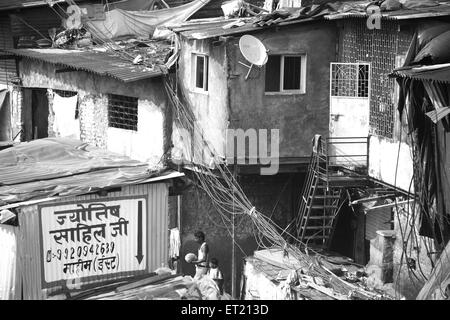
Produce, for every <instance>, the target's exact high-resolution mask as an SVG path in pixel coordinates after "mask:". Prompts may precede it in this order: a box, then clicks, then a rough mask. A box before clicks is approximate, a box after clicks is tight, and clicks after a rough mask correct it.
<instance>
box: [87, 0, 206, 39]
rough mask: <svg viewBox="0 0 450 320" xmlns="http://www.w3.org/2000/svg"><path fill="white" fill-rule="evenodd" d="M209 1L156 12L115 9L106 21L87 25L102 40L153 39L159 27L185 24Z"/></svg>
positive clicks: (107, 15)
mask: <svg viewBox="0 0 450 320" xmlns="http://www.w3.org/2000/svg"><path fill="white" fill-rule="evenodd" d="M209 1H210V0H194V1H192V2H190V3H187V4H185V5H181V6H178V7H175V8H168V9H161V10H154V11H126V10H121V9H114V10H111V11H109V12H107V13H106V20H105V21H90V22H87V25H88V26H89V27H90V28H91V29H92V31H93V32H94V33H95V35H96V36H97V37H99V38H101V39H117V38H121V37H143V38H151V37H152V35H153V32H154V31H155V30H156V28H157V27H158V26H163V25H166V24H176V23H181V22H184V21H186V20H187V19H188V18H189V17H190V16H192V15H193V14H194V13H195V12H197V11H198V10H199V9H201V8H202V7H203V6H205V5H206V4H207V3H208V2H209Z"/></svg>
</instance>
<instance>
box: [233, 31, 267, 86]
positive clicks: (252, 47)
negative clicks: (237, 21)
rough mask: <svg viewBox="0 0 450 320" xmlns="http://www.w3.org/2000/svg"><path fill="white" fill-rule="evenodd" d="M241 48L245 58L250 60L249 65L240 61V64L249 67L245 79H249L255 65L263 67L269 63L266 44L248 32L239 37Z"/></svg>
mask: <svg viewBox="0 0 450 320" xmlns="http://www.w3.org/2000/svg"><path fill="white" fill-rule="evenodd" d="M239 49H240V50H241V53H242V55H243V56H244V58H245V59H247V61H248V62H250V65H248V64H245V63H243V62H241V61H238V62H239V64H241V65H243V66H245V67H247V68H248V72H247V75H246V76H245V80H247V79H248V76H249V75H250V72H251V71H252V69H253V66H258V67H262V66H263V65H265V64H266V63H267V59H268V56H267V50H266V47H265V46H264V44H263V43H262V42H261V41H260V40H259V39H258V38H255V37H254V36H251V35H248V34H246V35H243V36H242V37H241V38H240V39H239Z"/></svg>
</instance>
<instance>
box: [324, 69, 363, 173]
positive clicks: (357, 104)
mask: <svg viewBox="0 0 450 320" xmlns="http://www.w3.org/2000/svg"><path fill="white" fill-rule="evenodd" d="M370 71H371V70H370V64H368V63H331V65H330V122H329V123H330V139H331V140H332V141H333V143H331V145H330V150H329V151H328V152H329V155H330V161H331V162H332V163H335V164H342V165H347V166H352V167H355V166H366V165H367V137H368V135H369V112H370V110H369V106H370Z"/></svg>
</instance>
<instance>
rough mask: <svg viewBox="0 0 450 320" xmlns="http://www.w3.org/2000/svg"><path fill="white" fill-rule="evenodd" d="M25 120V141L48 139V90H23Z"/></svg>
mask: <svg viewBox="0 0 450 320" xmlns="http://www.w3.org/2000/svg"><path fill="white" fill-rule="evenodd" d="M22 112H23V119H24V137H25V141H30V140H34V139H42V138H47V137H48V113H49V108H48V98H47V89H41V88H25V89H24V90H23V111H22Z"/></svg>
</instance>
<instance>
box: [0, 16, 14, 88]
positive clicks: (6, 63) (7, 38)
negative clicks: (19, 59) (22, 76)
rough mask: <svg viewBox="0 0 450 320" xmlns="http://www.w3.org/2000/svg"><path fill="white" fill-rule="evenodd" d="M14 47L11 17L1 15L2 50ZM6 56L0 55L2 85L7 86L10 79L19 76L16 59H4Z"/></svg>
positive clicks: (0, 40) (0, 38)
mask: <svg viewBox="0 0 450 320" xmlns="http://www.w3.org/2000/svg"><path fill="white" fill-rule="evenodd" d="M13 47H14V44H13V38H12V36H11V23H10V20H9V16H7V15H6V14H3V15H0V49H12V48H13ZM2 56H3V57H2ZM4 56H5V55H4V54H0V84H7V83H8V81H9V79H10V78H12V77H15V76H16V75H17V70H16V61H15V59H4Z"/></svg>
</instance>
